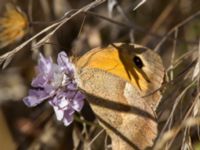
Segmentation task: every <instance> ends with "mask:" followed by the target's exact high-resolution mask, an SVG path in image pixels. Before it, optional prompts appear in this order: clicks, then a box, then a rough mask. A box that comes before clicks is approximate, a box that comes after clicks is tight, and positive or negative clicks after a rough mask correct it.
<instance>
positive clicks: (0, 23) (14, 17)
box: [0, 3, 29, 48]
mask: <svg viewBox="0 0 200 150" xmlns="http://www.w3.org/2000/svg"><path fill="white" fill-rule="evenodd" d="M28 25H29V22H28V19H27V16H26V15H25V13H24V12H22V11H21V10H20V9H19V7H16V6H14V5H13V4H10V3H8V4H6V10H5V12H4V13H3V16H2V17H0V48H3V47H5V46H7V45H9V44H11V43H13V42H15V41H18V40H20V39H21V38H22V37H24V36H25V34H26V33H27V32H28Z"/></svg>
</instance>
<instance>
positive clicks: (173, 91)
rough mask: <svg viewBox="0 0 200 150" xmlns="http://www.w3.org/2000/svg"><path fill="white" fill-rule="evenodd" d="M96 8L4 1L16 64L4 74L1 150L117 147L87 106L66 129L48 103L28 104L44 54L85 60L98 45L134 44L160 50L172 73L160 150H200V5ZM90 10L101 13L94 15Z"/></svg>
mask: <svg viewBox="0 0 200 150" xmlns="http://www.w3.org/2000/svg"><path fill="white" fill-rule="evenodd" d="M92 2H94V1H92V0H84V1H83V0H0V17H1V18H0V55H1V57H0V63H1V65H2V67H4V66H6V65H7V64H8V63H9V64H8V66H7V67H6V68H5V69H1V70H0V149H1V150H15V149H18V150H27V149H29V150H63V149H65V150H72V149H74V150H75V149H77V150H88V149H89V150H103V149H111V148H110V139H109V137H108V136H107V135H106V133H105V131H104V130H102V128H101V127H100V126H99V125H98V122H97V120H96V118H95V115H94V114H93V112H92V110H91V109H90V107H89V105H88V104H87V103H86V104H85V106H84V108H83V110H82V112H81V113H80V114H77V115H76V116H75V121H74V122H73V123H72V124H71V125H70V126H68V127H65V126H64V125H63V124H62V122H58V121H57V120H56V118H55V115H54V113H53V109H52V107H50V106H49V105H48V103H42V104H40V105H39V106H37V107H34V108H28V107H27V106H25V104H24V103H23V102H22V99H23V98H24V97H25V96H27V93H28V89H29V88H30V85H31V80H32V79H33V78H34V76H35V70H34V67H35V66H36V65H37V58H38V53H39V52H42V53H44V54H45V55H46V56H52V57H53V58H54V59H56V57H57V53H58V52H60V51H63V50H64V51H66V52H67V53H68V54H69V55H71V56H81V55H82V54H83V53H85V52H86V51H88V50H90V49H92V48H94V47H97V46H104V45H107V44H109V43H113V42H127V43H129V42H134V43H137V44H141V45H144V46H147V47H149V48H151V49H153V50H155V51H156V52H158V53H159V54H160V55H161V57H162V59H163V63H164V66H165V68H166V76H165V81H164V83H163V87H162V89H161V90H162V93H163V98H162V102H161V104H160V106H159V108H158V110H157V118H158V122H159V135H158V138H157V140H156V142H155V146H154V149H156V148H158V147H159V146H160V147H161V149H172V150H178V149H184V150H185V149H195V150H200V130H199V127H200V119H199V117H200V98H199V96H200V95H199V93H200V92H199V90H200V87H199V85H200V83H199V81H200V80H199V79H200V76H199V70H200V1H199V0H162V1H160V0H146V1H143V3H142V0H141V1H139V0H126V1H122V0H118V1H117V0H107V1H106V0H102V1H100V0H98V1H96V2H98V3H97V4H93V3H92ZM88 4H92V6H93V7H92V8H91V9H89V10H86V9H85V6H86V5H88ZM140 4H141V5H140ZM136 6H138V7H136ZM134 8H135V10H134ZM77 11H81V12H80V13H78V14H77V15H74V14H75V13H76V12H77ZM73 15H74V16H73ZM67 19H68V20H67ZM63 20H64V23H63ZM62 23H63V25H62V26H60V27H58V25H60V24H62ZM55 24H56V25H55ZM52 25H55V26H54V27H51V26H52ZM56 27H58V28H57V29H55V28H56ZM44 29H46V31H45V32H44ZM47 29H48V30H47ZM38 33H41V34H39V35H38V36H36V37H34V36H35V35H36V34H38ZM51 33H52V35H51V36H49V34H51ZM45 36H46V37H45ZM30 39H31V40H30ZM28 40H30V41H29V42H28V43H27V44H26V45H23V46H21V47H19V45H20V44H22V43H24V42H27V41H28ZM13 50H15V51H13ZM16 50H17V52H16ZM7 54H9V55H7ZM166 136H167V137H168V138H167V139H166V138H165V137H166ZM159 143H160V145H159ZM157 144H158V146H157ZM152 149H153V148H152Z"/></svg>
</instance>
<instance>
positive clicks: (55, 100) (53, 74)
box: [23, 52, 84, 126]
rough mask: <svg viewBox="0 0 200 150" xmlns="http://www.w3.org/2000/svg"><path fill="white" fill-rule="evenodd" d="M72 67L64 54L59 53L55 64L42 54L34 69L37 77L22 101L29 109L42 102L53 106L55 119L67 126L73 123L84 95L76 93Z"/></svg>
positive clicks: (80, 107)
mask: <svg viewBox="0 0 200 150" xmlns="http://www.w3.org/2000/svg"><path fill="white" fill-rule="evenodd" d="M74 70H75V68H74V65H73V64H72V63H71V62H70V60H69V58H68V57H67V55H66V53H65V52H60V53H59V54H58V58H57V64H55V63H53V61H52V59H51V58H45V57H44V56H43V55H42V54H40V57H39V63H38V66H37V67H36V72H37V74H38V75H37V76H36V78H35V79H33V81H32V83H31V85H32V87H33V88H32V89H30V90H29V95H28V96H27V97H25V98H24V99H23V101H24V103H25V104H26V105H27V106H29V107H34V106H36V105H38V104H40V103H41V102H43V101H44V100H48V102H49V104H50V105H51V106H53V109H54V111H55V114H56V117H57V119H58V120H59V121H63V122H64V124H65V125H66V126H68V125H69V124H70V123H72V121H73V114H74V112H75V111H77V112H80V111H81V109H82V107H83V104H84V101H83V99H84V95H83V94H82V93H81V92H80V91H78V87H77V84H76V82H75V80H74Z"/></svg>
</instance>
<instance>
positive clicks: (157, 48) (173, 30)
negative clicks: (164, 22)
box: [154, 11, 200, 51]
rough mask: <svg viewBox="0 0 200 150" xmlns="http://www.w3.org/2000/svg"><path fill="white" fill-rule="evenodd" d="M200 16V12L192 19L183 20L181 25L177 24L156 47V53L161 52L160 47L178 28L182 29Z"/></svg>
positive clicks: (191, 17)
mask: <svg viewBox="0 0 200 150" xmlns="http://www.w3.org/2000/svg"><path fill="white" fill-rule="evenodd" d="M199 15H200V11H197V12H196V13H195V14H193V15H191V16H190V17H188V18H186V19H185V20H183V21H182V22H180V23H179V24H177V25H176V26H175V27H173V28H172V29H171V30H170V31H169V32H167V34H166V35H165V36H164V37H163V38H162V39H161V41H160V42H159V43H158V44H157V45H156V47H155V48H154V50H155V51H159V49H160V46H161V45H162V44H163V43H164V42H165V41H166V40H167V39H168V37H169V36H170V35H171V34H172V33H173V32H175V31H176V30H177V29H178V28H180V27H181V26H183V25H185V24H186V23H188V22H190V21H191V20H192V19H194V18H195V17H197V16H199Z"/></svg>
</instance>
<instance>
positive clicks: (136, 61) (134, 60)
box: [133, 56, 144, 68]
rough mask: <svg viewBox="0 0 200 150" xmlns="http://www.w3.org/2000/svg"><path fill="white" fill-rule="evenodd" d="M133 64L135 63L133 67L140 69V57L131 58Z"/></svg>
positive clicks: (141, 64)
mask: <svg viewBox="0 0 200 150" xmlns="http://www.w3.org/2000/svg"><path fill="white" fill-rule="evenodd" d="M133 62H134V63H135V65H136V66H137V67H138V68H142V67H143V66H144V64H143V63H142V60H141V59H140V57H138V56H135V57H134V58H133Z"/></svg>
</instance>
